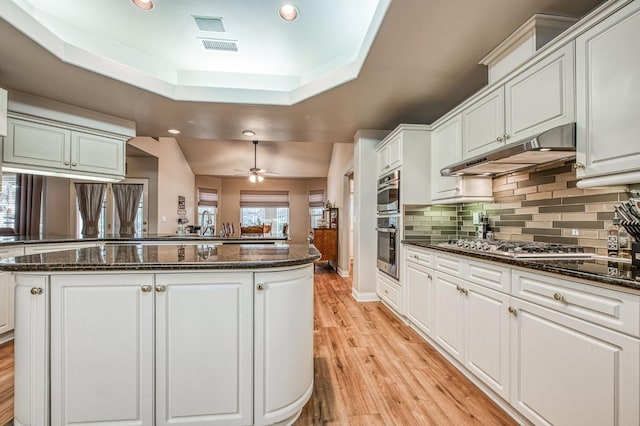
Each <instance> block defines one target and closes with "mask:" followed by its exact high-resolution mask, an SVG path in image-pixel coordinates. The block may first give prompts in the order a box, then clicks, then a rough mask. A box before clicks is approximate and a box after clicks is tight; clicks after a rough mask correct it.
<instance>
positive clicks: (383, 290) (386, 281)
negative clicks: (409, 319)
mask: <svg viewBox="0 0 640 426" xmlns="http://www.w3.org/2000/svg"><path fill="white" fill-rule="evenodd" d="M376 294H377V295H378V296H379V297H380V299H382V301H383V302H386V303H387V304H388V305H389V306H390V307H391V308H393V309H394V310H395V311H396V312H398V313H399V314H400V315H403V312H402V287H400V284H398V282H397V281H396V280H394V279H393V278H391V277H390V276H388V275H386V274H384V273H382V272H380V271H378V272H377V274H376Z"/></svg>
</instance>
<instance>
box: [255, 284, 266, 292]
mask: <svg viewBox="0 0 640 426" xmlns="http://www.w3.org/2000/svg"><path fill="white" fill-rule="evenodd" d="M264 287H265V285H264V284H263V283H258V284H256V288H257V289H258V290H264Z"/></svg>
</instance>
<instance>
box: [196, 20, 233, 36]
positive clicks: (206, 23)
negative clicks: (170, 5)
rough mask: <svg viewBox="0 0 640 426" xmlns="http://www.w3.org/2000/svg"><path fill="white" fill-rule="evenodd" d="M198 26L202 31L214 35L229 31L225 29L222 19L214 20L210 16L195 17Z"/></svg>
mask: <svg viewBox="0 0 640 426" xmlns="http://www.w3.org/2000/svg"><path fill="white" fill-rule="evenodd" d="M193 19H195V21H196V25H198V28H200V31H209V32H213V33H225V32H227V30H226V29H225V28H224V24H223V23H222V18H213V17H209V16H194V17H193Z"/></svg>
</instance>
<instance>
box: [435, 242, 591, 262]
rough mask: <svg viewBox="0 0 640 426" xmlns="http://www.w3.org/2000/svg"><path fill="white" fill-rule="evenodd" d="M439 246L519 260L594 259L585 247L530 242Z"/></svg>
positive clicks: (442, 244) (468, 243)
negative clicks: (586, 251)
mask: <svg viewBox="0 0 640 426" xmlns="http://www.w3.org/2000/svg"><path fill="white" fill-rule="evenodd" d="M439 245H440V246H442V247H450V248H459V249H463V250H470V251H475V252H483V253H486V254H491V255H495V256H503V257H510V258H517V259H546V258H553V259H575V258H590V257H594V254H593V253H585V251H584V247H580V246H573V245H567V244H552V243H538V242H530V241H511V240H474V239H458V240H449V241H448V242H446V243H440V244H439Z"/></svg>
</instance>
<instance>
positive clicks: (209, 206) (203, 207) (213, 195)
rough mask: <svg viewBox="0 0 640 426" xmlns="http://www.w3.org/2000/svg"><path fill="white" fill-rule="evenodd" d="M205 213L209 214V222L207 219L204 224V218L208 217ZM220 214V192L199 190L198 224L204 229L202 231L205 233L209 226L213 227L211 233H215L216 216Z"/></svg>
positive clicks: (205, 189)
mask: <svg viewBox="0 0 640 426" xmlns="http://www.w3.org/2000/svg"><path fill="white" fill-rule="evenodd" d="M204 212H209V213H208V214H209V220H207V219H205V220H204V222H209V223H208V224H207V223H204V222H203V220H202V218H203V216H206V215H205V214H204ZM217 213H218V190H217V189H207V188H198V218H197V223H198V225H200V226H201V227H202V231H203V232H204V231H205V227H206V226H207V225H210V226H212V227H213V228H212V229H211V233H215V226H216V215H217Z"/></svg>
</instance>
